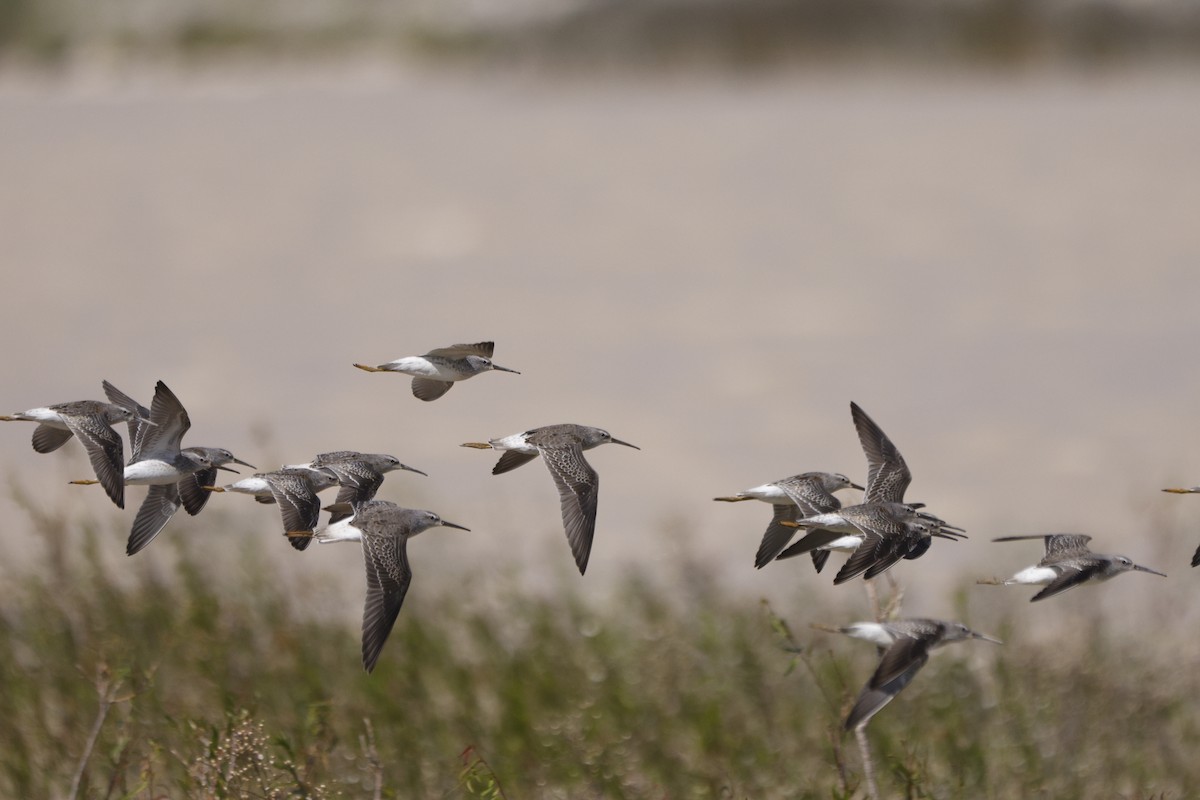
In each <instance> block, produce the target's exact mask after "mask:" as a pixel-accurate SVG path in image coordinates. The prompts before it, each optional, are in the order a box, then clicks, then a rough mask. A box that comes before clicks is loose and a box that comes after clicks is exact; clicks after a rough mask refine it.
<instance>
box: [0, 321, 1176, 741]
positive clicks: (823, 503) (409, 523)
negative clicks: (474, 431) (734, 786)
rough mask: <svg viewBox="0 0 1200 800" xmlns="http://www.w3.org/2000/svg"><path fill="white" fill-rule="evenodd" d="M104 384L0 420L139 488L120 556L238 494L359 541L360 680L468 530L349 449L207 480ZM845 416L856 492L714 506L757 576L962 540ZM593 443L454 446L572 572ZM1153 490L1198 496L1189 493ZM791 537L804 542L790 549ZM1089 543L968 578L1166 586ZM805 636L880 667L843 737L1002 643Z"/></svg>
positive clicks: (844, 577) (581, 547) (432, 392)
mask: <svg viewBox="0 0 1200 800" xmlns="http://www.w3.org/2000/svg"><path fill="white" fill-rule="evenodd" d="M493 350H494V345H493V343H492V342H478V343H474V344H456V345H452V346H450V347H444V348H438V349H435V350H431V351H430V352H428V353H426V354H424V355H421V356H408V357H404V358H399V359H396V360H394V361H390V362H387V363H385V364H380V365H378V366H374V367H372V366H367V365H363V364H355V365H354V366H355V367H358V368H359V369H362V370H365V371H368V372H395V373H402V374H405V375H410V376H412V392H413V395H414V396H416V397H417V398H418V399H420V400H423V401H427V402H428V401H433V400H436V399H438V398H439V397H441V396H442V395H444V394H445V393H446V392H448V391H449V390H450V389H451V388H453V386H454V384H455V383H456V382H458V381H462V380H466V379H468V378H471V377H473V376H475V375H478V374H481V373H483V372H487V371H490V370H498V371H502V372H512V373H516V374H520V373H517V371H516V370H512V369H508V368H507V367H501V366H499V365H497V364H495V363H494V362H493V361H492V353H493ZM102 387H103V389H104V393H105V395H106V396H107V398H108V402H102V401H97V400H81V401H75V402H69V403H59V404H56V405H51V406H44V407H38V408H32V409H29V410H28V411H24V412H20V413H17V414H12V415H8V416H0V420H23V421H29V422H35V423H37V428H36V429H35V430H34V433H33V448H34V450H36V451H37V452H39V453H49V452H52V451H54V450H57V449H58V448H60V447H62V446H63V445H64V444H66V443H67V442H68V441H69V440H70V439H71V438H72V437H74V438H76V439H78V440H79V441H80V443H81V444H83V446H84V448H85V449H86V451H87V453H88V457H89V459H90V461H91V464H92V467H93V470H94V472H95V475H96V477H95V479H94V480H92V479H88V480H81V481H73V483H81V484H96V483H98V484H100V485H101V486H102V487H103V488H104V490H105V492H106V493H107V494H108V496H109V497H110V498H111V499H112V501H113V502H114V503H115V504H116V505H117V506H118V507H119V508H124V504H125V486H126V485H147V486H148V487H149V491H148V494H147V495H146V498H145V500H144V501H143V502H142V505H141V507H140V508H139V509H138V512H137V514H136V515H135V517H134V521H133V525H132V527H131V529H130V535H129V539H128V542H127V544H126V553H127V554H129V555H133V554H135V553H137V552H140V551H141V550H142V549H144V548H145V547H146V546H147V545H149V544H150V542H151V541H153V540H154V538H155V537H156V536H157V535H158V534H159V533H160V532H161V531H162V530H163V528H164V527H165V526H166V525H167V523H168V522H169V521H170V520H171V518H172V517H173V516H174V515H175V514H176V513H177V512H178V511H179V509H180V508H181V507H182V508H183V509H184V510H185V511H186V512H187V513H188V514H191V515H196V514H199V513H200V511H201V509H203V508H204V505H205V503H206V502H207V500H208V497H209V496H210V495H211V494H212V493H215V492H234V493H243V494H249V495H252V496H253V497H254V498H255V500H256V501H258V502H260V503H268V504H272V503H273V504H276V505H278V507H279V510H280V513H281V516H282V522H283V529H284V533H285V535H286V536H287V537H288V540H289V542H290V543H291V545H292V546H293V547H294V548H296V549H297V550H304V549H306V548H307V547H308V545H309V544H310V543H311V542H312V541H313V540H314V539H315V540H316V541H318V542H320V543H322V544H325V543H333V542H351V541H355V542H359V543H360V544H361V547H362V552H363V557H364V562H365V565H366V575H367V592H366V600H365V603H364V608H363V623H362V662H363V666H364V668H365V669H366V670H367V671H368V672H370V671H372V670H373V669H374V668H375V665H376V663H377V661H378V659H379V656H380V653H381V651H382V649H383V646H384V644H385V642H386V641H387V638H388V635H389V634H390V633H391V630H392V628H393V626H394V624H395V621H396V618H397V616H398V614H399V612H400V608H401V605H402V604H403V602H404V597H405V594H406V593H407V591H408V587H409V584H410V583H411V581H412V570H411V568H410V566H409V561H408V552H407V543H408V540H409V539H410V538H411V537H413V536H416V535H417V534H419V533H421V532H422V531H425V530H428V529H430V528H433V527H439V526H440V527H446V528H457V529H460V530H469V529H468V528H465V527H463V526H462V525H459V524H456V523H453V522H449V521H447V520H444V519H442V518H441V517H440V516H438V515H437V514H435V513H433V512H431V511H424V510H418V509H410V508H403V507H401V506H399V505H397V504H395V503H392V502H389V501H386V500H375V499H374V497H375V494H376V492H377V491H378V490H379V488H380V485H381V484H382V482H383V479H384V475H385V474H386V473H388V472H392V471H396V470H402V471H409V472H415V473H417V474H420V475H424V474H425V473H423V472H421V470H419V469H416V468H414V467H410V466H408V465H406V464H402V463H401V462H400V461H399V460H398V459H397V458H395V457H394V456H391V455H387V454H382V453H360V452H357V451H348V450H346V451H337V452H331V453H321V454H319V455H317V456H316V457H315V458H313V459H312V460H310V461H308V462H304V463H297V464H289V465H285V466H283V467H281V468H280V469H278V470H273V471H269V472H258V473H255V474H254V475H253V476H251V477H247V478H241V479H240V480H237V481H236V482H234V483H231V484H227V485H225V486H217V485H216V483H215V481H216V479H217V473H218V471H219V470H225V471H230V472H237V470H234V469H233V468H232V467H230V466H228V465H229V464H239V465H242V466H246V467H250V468H251V469H255V467H253V465H251V464H249V463H247V462H245V461H242V460H241V459H239V458H237V457H235V456H234V455H233V453H231V452H230V451H229V450H226V449H224V448H219V447H183V446H182V438H183V436H184V434H185V433H186V432H187V431H188V429H189V428H190V426H191V422H190V420H189V418H188V413H187V411H186V409H185V408H184V407H183V405H182V403H180V401H179V399H178V398H177V397H176V396H175V394H174V393H173V392H172V391H171V390H170V389H169V388H168V387H167V385H166V384H165V383H163V382H162V381H159V382H158V384H157V385H156V386H155V390H154V398H153V400H152V401H151V404H150V407H149V408H147V407H145V406H143V405H141V404H140V403H138V402H137V401H136V400H134V399H133V398H132V397H130V396H129V395H127V394H125V393H124V392H122V391H120V390H119V389H117V388H116V387H115V386H113V385H112V384H111V383H109V382H108V381H104V382H103V383H102ZM850 413H851V417H852V419H853V422H854V426H855V429H856V430H857V432H858V437H859V441H860V443H861V445H862V448H863V452H864V453H865V455H866V458H867V466H868V473H867V482H866V485H865V487H864V486H860V485H858V484H856V483H854V482H853V481H851V480H850V479H849V478H847V477H846V476H845V475H842V474H839V473H830V472H806V473H802V474H798V475H793V476H791V477H788V478H784V479H782V480H778V481H773V482H771V483H767V484H764V485H762V486H756V487H754V488H751V489H747V490H745V491H743V492H739V493H737V494H736V495H733V496H729V497H717V498H714V499H716V500H719V501H724V502H740V501H745V500H759V501H762V502H766V503H769V504H771V506H772V508H773V515H772V517H771V522H770V524H769V525H768V526H767V529H766V531H765V533H764V534H763V536H762V540H761V542H760V544H759V547H758V551H757V554H756V557H755V566H756V567H758V568H762V567H764V566H766V565H767V564H770V563H771V562H773V561H778V560H785V559H789V558H793V557H795V556H799V555H803V554H805V553H807V554H809V556H810V558H811V559H812V562H813V566H814V567H815V569H816V571H817V572H818V573H820V572H821V571H822V570H823V569H824V567H825V565H826V562H827V561H828V559H829V556H830V554H831V553H832V552H844V553H848V554H849V557H848V558H847V560H846V561H845V563H844V564H843V565H842V567H841V568H840V569H839V571H838V573H837V575H836V577H835V578H834V581H833V582H834V583H835V584H841V583H845V582H846V581H849V580H852V579H853V578H855V577H858V576H860V575H861V576H863V578H864V580H870V579H871V578H874V577H875V576H877V575H879V574H881V573H883V572H884V571H886V570H887V569H889V568H890V567H892V566H893V565H894V564H896V563H897V562H898V561H900V560H901V559H916V558H919V557H920V556H922V555H923V554H924V553H925V552H926V551H927V550H928V549H929V547H930V545H931V544H932V542H933V540H934V539H935V538H939V539H947V540H951V541H953V540H958V539H962V538H965V536H966V534H965V532H964V531H963V529H962V528H958V527H955V526H953V525H951V524H949V523H947V522H946V521H944V520H942V519H940V518H938V517H937V516H935V515H934V514H932V513H930V512H929V511H927V510H925V507H924V504H923V503H915V502H906V501H905V499H904V494H905V491H906V489H907V488H908V485H909V483H910V482H911V481H912V473H911V472H910V471H909V469H908V466H907V464H906V463H905V461H904V458H903V456H901V454H900V451H899V450H898V449H897V448H896V446H895V444H893V443H892V441H891V439H889V438H888V436H887V435H886V434H885V433H884V432H883V430H882V429H881V428H880V427H879V425H877V424H876V423H875V421H874V420H872V419H871V418H870V417H869V416H868V415H867V414H866V412H865V411H863V410H862V408H860V407H859V406H858V405H857V404H856V403H851V404H850ZM120 423H125V424H127V425H128V429H129V446H130V453H131V454H130V457H129V459H128V461H126V460H125V459H124V450H123V444H122V440H121V437H120V435H119V434H118V433H117V431H116V430H115V429H114V427H113V426H114V425H118V424H120ZM602 444H620V445H624V446H626V447H633V448H635V449H638V448H637V446H636V445H633V444H630V443H629V442H624V441H621V440H620V439H616V438H614V437H613V436H612V435H611V434H610V433H608V431H605V430H603V429H600V428H593V427H589V426H586V425H576V424H562V425H548V426H545V427H541V428H534V429H532V430H528V431H524V432H522V433H516V434H513V435H511V436H504V437H500V438H496V439H491V440H490V441H488V442H467V443H465V444H463V445H462V446H464V447H472V448H479V449H490V450H496V451H499V452H500V453H501V455H500V459H499V461H498V462H497V463H496V465H495V467H494V468H493V469H492V474H494V475H499V474H502V473H505V472H508V471H510V470H513V469H516V468H517V467H520V466H521V465H523V464H526V463H528V462H529V461H532V460H533V459H535V458H537V457H538V456H541V458H542V461H543V462H544V463H545V464H546V466H547V468H548V469H549V472H550V475H551V477H552V478H553V479H554V483H555V486H556V487H557V489H558V493H559V499H560V503H561V511H562V520H563V527H564V530H565V532H566V536H567V541H568V543H569V544H570V547H571V552H572V555H573V556H574V559H575V563H576V566H577V567H578V569H579V572H580V574H583V573H584V572H585V571H586V570H587V564H588V558H589V556H590V553H591V548H592V540H593V537H594V534H595V527H596V511H597V498H598V489H599V479H598V476H597V474H596V472H595V470H594V469H592V467H591V466H590V465H589V464H588V463H587V461H586V460H585V459H584V457H583V452H584V451H585V450H589V449H591V448H593V447H598V446H599V445H602ZM333 486H338V487H339V489H338V493H337V497H336V499H335V501H334V502H333V503H332V504H331V505H328V506H325V508H324V510H326V511H328V512H329V513H330V517H329V520H328V523H327V524H326V526H325V527H324V528H318V524H319V516H320V512H321V510H322V506H321V501H320V500H319V498H318V495H319V493H320V492H322V491H324V490H326V489H329V488H332V487H333ZM842 489H858V490H862V491H863V493H864V494H863V499H862V502H861V503H858V504H856V505H851V506H845V507H843V506H842V504H841V502H840V501H839V500H838V498H837V497H836V496H835V494H834V493H835V492H838V491H840V490H842ZM1164 491H1169V492H1194V493H1200V487H1194V488H1191V489H1166V490H1164ZM798 533H799V534H802V535H801V536H800V538H799V539H798V540H796V541H795V542H793V541H792V539H793V538H794V537H796V535H797V534H798ZM1090 538H1091V537H1089V536H1085V535H1082V534H1050V535H1035V536H1005V537H1000V538H998V539H995V540H994V541H1013V540H1023V539H1043V540H1044V546H1045V555H1044V556H1043V558H1042V559H1041V560H1040V561H1039V562H1038V563H1037V564H1035V565H1033V566H1030V567H1027V568H1025V569H1023V570H1020V571H1019V572H1017V573H1016V574H1014V575H1012V576H1011V577H1009V578H1007V579H1003V580H1001V579H989V580H985V581H980V583H1002V584H1005V585H1012V584H1025V585H1041V586H1044V587H1045V588H1043V589H1042V590H1041V591H1040V592H1038V593H1037V594H1035V595H1034V596H1033V597H1032V601H1039V600H1044V599H1046V598H1048V597H1053V596H1054V595H1057V594H1060V593H1062V592H1064V591H1067V590H1068V589H1071V588H1073V587H1075V586H1079V585H1081V584H1084V583H1088V582H1100V581H1105V580H1108V579H1109V578H1112V577H1114V576H1116V575H1119V574H1121V573H1123V572H1129V571H1140V572H1148V573H1151V574H1154V575H1163V576H1164V577H1165V575H1164V573H1162V572H1159V571H1157V570H1154V569H1151V568H1149V567H1145V566H1141V565H1138V564H1135V563H1134V562H1133V561H1132V560H1131V559H1129V558H1127V557H1125V556H1120V555H1106V554H1103V553H1096V552H1093V551H1092V550H1091V549H1090V548H1089V547H1088V542H1089V540H1090ZM1197 564H1200V549H1197V552H1196V556H1195V557H1194V558H1193V560H1192V566H1196V565H1197ZM816 627H818V628H822V629H826V630H833V631H837V632H840V633H844V634H848V635H850V636H853V637H856V638H860V639H865V640H867V641H870V642H873V643H874V644H876V645H877V646H878V647H879V648H880V653H881V658H880V661H879V665H878V667H877V669H876V670H875V672H874V674H873V675H872V676H871V678H870V680H869V681H868V682H867V684H866V686H865V687H864V688H863V690H862V692H861V693H860V695H859V697H858V700H857V702H856V703H855V705H854V707H853V709H852V710H851V712H850V713H849V715H848V716H847V718H846V720H845V723H844V728H845V729H846V730H858V729H861V728H862V727H864V726H865V725H866V724H867V722H868V721H869V720H870V719H871V717H872V716H874V714H876V713H877V712H878V711H879V710H880V709H882V708H883V707H884V706H885V705H887V703H888V702H890V701H891V700H892V699H893V698H894V697H895V696H896V694H898V693H899V692H900V690H901V689H903V688H904V687H905V686H907V685H908V684H909V682H911V681H912V679H913V676H914V675H915V674H916V673H917V671H918V670H920V668H921V667H922V666H923V665H924V664H925V662H926V661H927V660H928V658H929V651H930V650H933V649H934V648H936V647H939V646H941V645H944V644H947V643H949V642H954V641H960V640H965V639H983V640H985V641H989V642H995V643H999V640H997V639H994V638H992V637H990V636H986V635H984V634H981V633H978V632H976V631H973V630H971V629H969V628H967V627H966V626H965V625H962V624H960V623H957V622H947V621H944V620H937V619H924V618H909V619H897V620H892V621H885V622H857V623H854V624H852V625H849V626H845V627H840V628H825V627H824V626H816Z"/></svg>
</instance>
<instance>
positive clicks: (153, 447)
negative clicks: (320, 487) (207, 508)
mask: <svg viewBox="0 0 1200 800" xmlns="http://www.w3.org/2000/svg"><path fill="white" fill-rule="evenodd" d="M104 390H105V392H106V393H107V394H108V396H109V397H110V398H118V399H120V401H121V402H122V403H124V404H127V405H128V406H130V407H132V408H134V409H135V410H139V415H138V416H139V417H140V412H144V411H145V407H144V406H141V405H139V404H138V403H137V402H136V401H134V400H133V399H132V398H130V397H129V396H128V395H126V394H125V393H123V392H121V391H120V390H119V389H117V388H116V387H115V386H113V385H112V384H110V383H108V382H107V381H105V382H104ZM191 425H192V423H191V419H190V418H189V417H188V413H187V410H186V409H184V407H183V404H182V403H180V402H179V398H177V397H176V396H175V393H174V392H172V391H171V390H170V389H169V388H167V385H166V384H165V383H163V382H162V381H159V382H158V383H157V384H156V385H155V388H154V400H153V401H152V402H151V404H150V420H149V423H148V424H147V423H144V422H138V421H130V428H129V436H130V441H131V442H132V444H133V454H132V455H131V456H130V458H129V463H128V464H126V465H125V471H124V479H125V483H126V484H132V485H147V486H149V487H150V491H149V493H148V494H147V495H146V499H145V500H144V501H142V505H141V507H140V508H139V509H138V513H137V515H136V516H135V517H134V520H133V527H132V528H131V529H130V532H129V540H128V541H127V542H126V545H125V552H126V554H127V555H133V554H134V553H137V552H139V551H140V550H142V549H143V548H144V547H145V546H146V545H148V544H149V543H150V542H151V541H152V540H153V539H154V537H155V536H157V535H158V534H159V532H160V531H162V529H163V527H164V526H165V525H166V524H167V522H169V521H170V519H171V517H173V516H174V515H175V512H176V511H178V510H179V507H180V505H183V507H184V508H185V509H186V510H187V512H188V513H189V514H192V515H196V514H199V513H200V509H202V508H203V507H204V504H205V503H206V502H207V501H208V495H207V494H206V493H205V492H204V491H202V487H204V486H207V485H209V484H211V483H212V482H213V479H214V477H215V476H216V471H217V470H218V469H222V470H227V471H229V472H237V470H235V469H230V468H229V467H226V466H225V464H229V463H236V464H242V465H243V466H247V467H250V468H251V469H253V465H252V464H249V463H247V462H245V461H242V460H241V459H239V458H237V457H235V456H234V455H233V453H231V452H229V451H228V450H226V449H224V448H221V447H188V448H182V449H181V448H180V446H179V445H180V442H181V440H182V439H183V435H184V434H185V433H187V431H188V429H189V428H190V427H191ZM71 483H75V484H85V485H86V484H90V483H95V481H90V480H81V481H71Z"/></svg>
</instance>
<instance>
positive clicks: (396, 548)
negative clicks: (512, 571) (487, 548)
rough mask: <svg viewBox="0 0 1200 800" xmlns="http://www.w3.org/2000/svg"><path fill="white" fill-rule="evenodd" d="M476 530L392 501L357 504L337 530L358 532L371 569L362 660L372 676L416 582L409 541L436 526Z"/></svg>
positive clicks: (365, 557)
mask: <svg viewBox="0 0 1200 800" xmlns="http://www.w3.org/2000/svg"><path fill="white" fill-rule="evenodd" d="M438 525H440V526H442V527H445V528H457V529H459V530H462V531H467V530H470V528H464V527H463V526H462V525H457V524H455V523H453V522H447V521H446V520H444V519H442V518H441V517H439V516H438V515H437V514H434V513H433V512H432V511H419V510H417V509H412V508H401V507H400V506H398V505H396V504H395V503H390V502H388V501H386V500H370V501H368V502H365V503H355V504H354V506H353V513H352V515H351V516H349V517H347V518H346V519H344V520H342V521H341V522H339V523H337V525H336V526H334V525H331V526H330V527H331V528H333V527H337V526H341V527H346V528H354V529H356V530H357V538H358V539H359V540H360V541H361V542H362V548H363V560H364V561H365V562H366V568H367V599H366V603H365V604H364V605H363V623H362V661H363V667H364V668H365V669H366V671H367V672H371V671H372V670H373V669H375V662H377V661H378V660H379V652H380V651H381V650H382V649H383V644H384V642H386V641H387V638H388V634H390V633H391V632H392V626H393V625H395V623H396V616H397V615H398V614H399V613H400V606H401V605H402V604H403V603H404V595H405V593H406V592H407V591H408V585H409V584H410V583H411V582H412V570H411V569H410V568H409V566H408V540H409V539H410V538H411V537H413V536H416V535H417V534H418V533H420V532H421V531H424V530H426V529H428V528H432V527H435V526H438Z"/></svg>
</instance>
